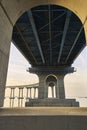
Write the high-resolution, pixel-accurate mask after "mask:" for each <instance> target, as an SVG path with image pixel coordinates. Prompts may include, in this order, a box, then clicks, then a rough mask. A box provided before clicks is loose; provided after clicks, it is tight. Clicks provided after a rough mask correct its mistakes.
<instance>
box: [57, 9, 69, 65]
mask: <svg viewBox="0 0 87 130" xmlns="http://www.w3.org/2000/svg"><path fill="white" fill-rule="evenodd" d="M70 16H71V11H69V10H68V11H67V15H66V20H65V25H64V30H63V36H62V41H61V46H60V51H59V56H58V63H59V62H60V58H61V54H62V51H63V46H64V42H65V38H66V34H67V30H68V26H69V22H70Z"/></svg>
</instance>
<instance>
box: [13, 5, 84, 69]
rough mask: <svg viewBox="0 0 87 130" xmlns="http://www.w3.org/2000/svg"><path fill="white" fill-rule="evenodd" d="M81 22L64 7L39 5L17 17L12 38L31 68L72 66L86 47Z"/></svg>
mask: <svg viewBox="0 0 87 130" xmlns="http://www.w3.org/2000/svg"><path fill="white" fill-rule="evenodd" d="M84 24H85V23H84ZM84 24H82V23H81V21H80V19H79V18H78V17H77V16H76V15H75V14H74V13H73V12H71V11H70V10H68V9H66V8H64V7H60V6H56V5H43V6H38V7H34V8H32V9H31V10H28V11H26V12H25V13H24V14H23V15H22V16H21V17H20V18H19V19H18V21H17V22H16V24H15V26H14V29H13V35H12V41H13V43H14V44H15V45H16V46H17V48H18V49H19V50H20V51H21V52H22V54H23V55H24V56H25V58H26V59H27V60H28V61H29V63H30V64H31V65H32V66H34V67H36V66H41V67H43V66H52V67H55V66H71V64H72V63H73V61H74V60H75V59H76V57H77V56H78V55H79V53H80V52H81V51H82V49H83V48H84V47H85V46H86V40H85V33H84Z"/></svg>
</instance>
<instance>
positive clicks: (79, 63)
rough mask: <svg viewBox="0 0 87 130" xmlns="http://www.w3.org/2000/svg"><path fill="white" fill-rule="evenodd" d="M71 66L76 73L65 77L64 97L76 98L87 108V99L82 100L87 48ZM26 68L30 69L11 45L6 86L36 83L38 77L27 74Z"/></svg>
mask: <svg viewBox="0 0 87 130" xmlns="http://www.w3.org/2000/svg"><path fill="white" fill-rule="evenodd" d="M72 66H74V67H75V68H76V69H77V71H76V72H75V73H73V74H68V75H66V76H65V92H66V97H77V99H78V100H80V101H81V104H82V106H87V99H86V98H82V97H87V47H86V48H85V49H84V50H83V51H82V53H81V54H80V55H79V57H78V58H77V59H76V60H75V62H74V64H73V65H72ZM28 67H30V65H29V63H28V62H27V61H26V59H25V58H24V57H23V56H22V55H21V53H20V52H19V51H18V50H17V49H16V47H15V46H14V45H13V44H11V51H10V59H9V68H8V75H7V86H8V85H11V86H12V85H23V84H24V85H25V84H32V83H37V82H38V77H37V76H36V75H34V74H30V73H29V72H27V71H26V70H27V68H28Z"/></svg>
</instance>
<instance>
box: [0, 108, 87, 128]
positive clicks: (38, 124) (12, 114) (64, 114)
mask: <svg viewBox="0 0 87 130" xmlns="http://www.w3.org/2000/svg"><path fill="white" fill-rule="evenodd" d="M0 130H87V108H63V107H61V108H54V107H51V108H49V107H48V108H47V107H46V108H45V107H38V108H21V109H20V108H13V109H12V108H5V109H4V108H0Z"/></svg>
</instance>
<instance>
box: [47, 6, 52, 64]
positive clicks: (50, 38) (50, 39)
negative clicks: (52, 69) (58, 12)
mask: <svg viewBox="0 0 87 130" xmlns="http://www.w3.org/2000/svg"><path fill="white" fill-rule="evenodd" d="M48 7H49V41H50V63H52V37H51V12H50V5H48Z"/></svg>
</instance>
